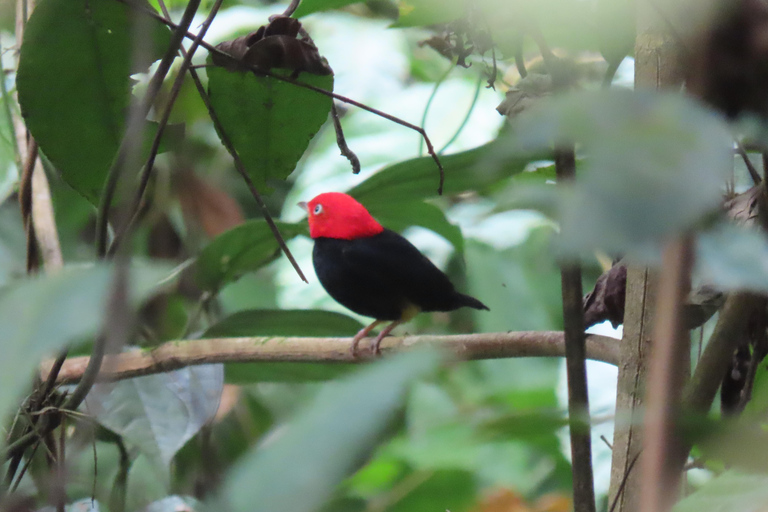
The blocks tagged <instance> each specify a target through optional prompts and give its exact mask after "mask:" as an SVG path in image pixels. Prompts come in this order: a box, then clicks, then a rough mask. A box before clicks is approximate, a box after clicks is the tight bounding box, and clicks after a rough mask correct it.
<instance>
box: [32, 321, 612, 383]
mask: <svg viewBox="0 0 768 512" xmlns="http://www.w3.org/2000/svg"><path fill="white" fill-rule="evenodd" d="M619 342H620V341H619V340H616V339H614V338H609V337H606V336H597V335H589V336H587V358H588V359H594V360H597V361H603V362H606V363H609V364H612V365H616V364H617V362H618V354H619ZM351 343H352V338H281V337H274V336H272V337H258V338H213V339H203V340H187V341H169V342H167V343H164V344H162V345H160V346H159V347H157V348H155V349H153V350H141V349H135V350H131V351H129V352H123V353H121V354H116V355H108V356H106V358H105V360H104V364H103V366H102V372H101V377H102V378H104V379H108V380H120V379H129V378H131V377H139V376H142V375H150V374H155V373H162V372H167V371H170V370H177V369H179V368H184V367H186V366H193V365H200V364H210V363H232V362H237V363H253V362H288V361H292V362H305V363H310V362H311V363H331V362H342V363H343V362H346V363H359V362H364V361H368V360H371V359H372V358H373V357H372V356H371V355H370V353H369V351H368V347H367V346H366V345H365V340H364V342H363V343H362V344H361V346H360V349H359V351H358V356H357V357H356V358H353V357H352V354H351V353H350V346H351ZM424 345H433V346H436V347H441V348H443V349H445V350H446V351H448V352H451V353H453V354H454V355H455V356H456V357H457V358H459V359H465V360H472V359H499V358H507V357H563V356H564V355H565V343H564V341H563V333H562V332H559V331H521V332H503V333H487V334H458V335H453V336H404V337H398V336H393V337H389V338H385V339H384V342H383V343H382V346H381V349H382V351H384V352H398V351H401V350H404V349H409V348H412V347H416V346H424ZM88 359H89V358H88V357H87V356H83V357H74V358H71V359H68V360H67V361H66V362H65V363H64V366H63V367H62V368H61V371H60V372H59V376H58V379H57V382H58V383H59V384H63V383H72V382H77V381H78V380H79V379H80V378H81V377H82V375H83V371H85V368H86V367H87V366H88ZM52 365H53V360H46V361H44V362H43V364H42V365H41V376H42V379H43V380H45V378H46V377H47V375H48V373H49V371H50V369H51V366H52Z"/></svg>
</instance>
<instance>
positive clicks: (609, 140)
mask: <svg viewBox="0 0 768 512" xmlns="http://www.w3.org/2000/svg"><path fill="white" fill-rule="evenodd" d="M516 131H517V136H516V137H517V139H518V141H519V142H520V143H521V145H522V146H521V147H524V148H526V149H531V148H542V147H549V146H551V145H552V144H553V143H557V144H567V143H569V142H570V143H573V142H577V143H582V144H583V150H584V154H585V155H586V156H587V158H586V159H585V160H584V163H583V165H582V166H580V169H579V178H578V180H577V181H576V183H575V184H574V186H573V187H572V188H571V189H569V190H566V191H563V194H562V196H561V198H560V201H561V203H560V204H561V207H560V220H561V226H562V247H563V248H564V249H565V250H566V251H567V252H569V253H570V254H584V253H588V252H590V251H593V250H594V249H596V248H601V249H604V250H608V251H611V252H614V251H628V252H631V253H632V255H633V256H636V257H646V258H653V257H656V256H657V254H658V246H659V244H660V243H661V240H662V239H664V238H666V237H668V236H670V235H671V234H673V233H676V232H679V231H681V230H684V229H688V228H690V227H691V226H693V224H694V223H695V222H696V221H698V220H699V219H701V218H702V216H703V215H705V214H706V213H708V212H710V211H712V210H714V209H716V208H717V207H718V206H719V204H720V201H721V187H722V183H723V181H724V179H725V178H726V176H727V174H728V172H729V170H730V168H731V163H732V160H733V157H732V150H731V137H730V135H729V133H728V130H727V127H726V125H725V123H724V121H723V119H721V118H720V117H719V116H717V115H716V114H715V113H714V112H711V111H708V110H705V109H704V108H702V107H701V106H700V105H697V104H696V103H694V101H693V100H691V99H688V98H684V97H682V96H680V95H672V94H659V93H651V92H630V91H618V90H616V91H610V92H606V91H603V92H600V93H597V92H595V93H579V94H572V95H567V96H564V97H560V98H557V99H554V100H552V101H549V102H546V103H542V104H541V105H540V106H538V107H537V108H534V109H532V110H531V111H530V112H526V113H524V114H522V115H521V116H520V117H519V118H518V122H517V123H516ZM513 151H514V149H513ZM691 184H695V186H692V185H691Z"/></svg>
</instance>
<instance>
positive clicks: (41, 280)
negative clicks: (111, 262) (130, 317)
mask: <svg viewBox="0 0 768 512" xmlns="http://www.w3.org/2000/svg"><path fill="white" fill-rule="evenodd" d="M163 273H164V271H163V272H162V273H160V272H158V271H157V268H156V267H154V268H153V267H145V268H144V269H137V270H135V271H134V272H132V279H131V283H132V298H133V299H134V300H136V299H137V298H140V297H142V296H146V294H147V293H148V292H149V291H150V290H151V289H152V288H153V287H154V285H155V284H156V283H157V282H158V281H159V280H160V275H162V274H163ZM110 281H111V268H110V267H109V266H106V265H98V266H92V267H87V268H64V269H63V270H62V271H61V272H59V273H57V274H55V275H52V276H45V277H35V278H29V279H25V280H23V281H20V282H15V283H13V284H12V285H9V286H7V287H4V288H0V350H2V353H3V357H2V358H0V417H5V415H6V414H7V413H8V411H9V410H10V409H11V408H12V407H14V406H15V405H16V400H17V399H18V397H19V395H20V394H21V392H22V391H23V390H24V389H25V388H26V386H27V384H28V382H29V379H30V378H31V377H32V375H34V372H35V370H36V369H37V367H38V366H37V365H38V364H39V361H40V359H41V358H42V357H43V356H45V355H49V354H50V353H52V352H55V351H56V350H58V349H59V348H61V347H63V346H64V345H66V343H67V342H70V341H73V340H74V339H77V338H82V337H85V336H88V335H92V334H94V333H95V332H96V330H97V329H98V328H99V326H100V324H101V322H102V320H103V317H104V313H105V311H104V305H105V304H106V298H107V293H108V289H109V285H110Z"/></svg>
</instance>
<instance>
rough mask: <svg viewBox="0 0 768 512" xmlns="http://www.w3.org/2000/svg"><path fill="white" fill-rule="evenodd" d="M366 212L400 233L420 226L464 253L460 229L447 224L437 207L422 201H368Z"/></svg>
mask: <svg viewBox="0 0 768 512" xmlns="http://www.w3.org/2000/svg"><path fill="white" fill-rule="evenodd" d="M365 207H366V208H367V209H368V211H369V212H370V213H371V215H373V216H374V217H376V219H377V220H378V221H379V222H381V223H382V224H383V225H385V226H386V227H388V228H389V229H392V230H394V231H399V232H402V231H403V230H405V229H406V228H408V227H410V226H421V227H423V228H427V229H429V230H432V231H434V232H435V233H437V234H438V235H440V236H442V237H443V238H445V239H446V240H448V241H449V242H450V243H451V244H452V245H453V247H454V248H455V249H456V250H457V251H458V252H463V251H464V236H463V235H462V234H461V229H460V228H459V227H458V226H455V225H453V224H451V223H450V222H448V219H447V218H446V217H445V214H444V213H443V211H442V210H441V209H440V208H438V207H437V206H435V205H433V204H429V203H424V202H422V201H398V202H391V201H368V202H366V204H365Z"/></svg>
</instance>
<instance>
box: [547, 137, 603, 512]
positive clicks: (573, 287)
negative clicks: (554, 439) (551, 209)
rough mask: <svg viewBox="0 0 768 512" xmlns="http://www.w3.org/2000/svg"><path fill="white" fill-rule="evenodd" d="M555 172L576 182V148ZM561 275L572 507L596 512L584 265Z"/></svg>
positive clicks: (559, 152)
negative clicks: (587, 362)
mask: <svg viewBox="0 0 768 512" xmlns="http://www.w3.org/2000/svg"><path fill="white" fill-rule="evenodd" d="M555 170H556V173H557V182H558V184H560V185H561V186H565V184H567V183H568V182H571V181H573V179H574V178H575V175H576V155H575V150H574V147H573V145H571V146H569V147H560V148H557V149H556V150H555ZM560 275H561V281H562V293H563V324H564V327H565V363H566V370H567V374H568V417H569V421H568V423H569V427H570V428H569V433H570V437H571V459H572V461H573V505H574V509H575V510H578V511H580V512H590V511H591V512H594V510H595V488H594V478H593V476H592V442H591V437H590V429H589V394H588V390H587V368H586V346H585V334H584V309H583V306H582V297H583V296H584V293H583V290H582V283H581V266H580V265H578V263H573V262H569V263H565V264H563V265H562V267H561V270H560ZM582 422H583V423H582Z"/></svg>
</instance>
